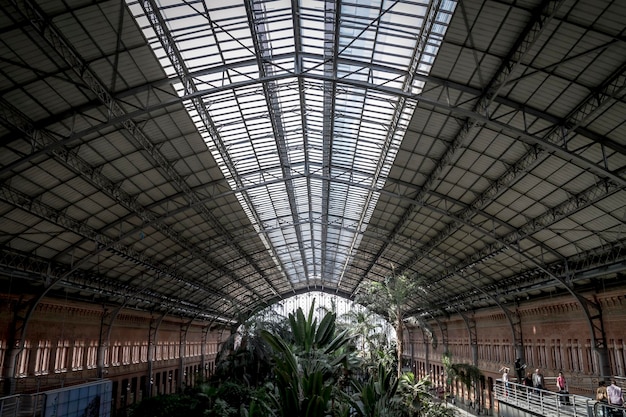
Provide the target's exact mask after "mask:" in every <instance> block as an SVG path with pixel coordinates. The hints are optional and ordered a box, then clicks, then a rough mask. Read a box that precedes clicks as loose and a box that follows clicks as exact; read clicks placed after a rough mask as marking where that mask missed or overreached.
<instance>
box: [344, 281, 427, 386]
mask: <svg viewBox="0 0 626 417" xmlns="http://www.w3.org/2000/svg"><path fill="white" fill-rule="evenodd" d="M419 286H420V282H419V280H415V279H411V278H409V277H408V276H407V275H404V274H402V275H391V276H390V277H388V278H387V279H385V281H384V282H368V283H364V284H363V285H362V286H361V287H360V289H359V291H358V292H357V296H356V301H357V302H358V303H360V304H362V305H364V306H366V307H368V308H369V309H371V310H372V311H374V312H375V313H378V314H380V315H381V316H383V317H386V318H387V319H388V320H389V321H390V322H391V323H393V327H394V329H395V331H396V338H397V342H396V343H397V357H398V379H400V377H401V376H402V345H403V343H402V342H403V339H404V319H405V317H406V314H407V312H408V306H407V302H408V301H409V300H410V299H411V298H412V297H414V294H415V291H416V290H417V289H418V287H419Z"/></svg>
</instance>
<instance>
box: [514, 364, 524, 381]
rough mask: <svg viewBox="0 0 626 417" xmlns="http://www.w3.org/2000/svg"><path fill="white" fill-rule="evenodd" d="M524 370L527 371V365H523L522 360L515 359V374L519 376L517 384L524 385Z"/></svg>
mask: <svg viewBox="0 0 626 417" xmlns="http://www.w3.org/2000/svg"><path fill="white" fill-rule="evenodd" d="M524 369H526V365H523V364H522V358H517V359H515V374H516V375H517V383H518V384H523V383H524Z"/></svg>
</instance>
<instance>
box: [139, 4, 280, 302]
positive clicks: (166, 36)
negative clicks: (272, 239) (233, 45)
mask: <svg viewBox="0 0 626 417" xmlns="http://www.w3.org/2000/svg"><path fill="white" fill-rule="evenodd" d="M141 7H142V9H143V10H144V12H145V14H146V17H147V19H148V21H149V22H150V25H151V27H152V28H153V29H154V31H155V33H156V35H157V37H158V39H159V41H160V42H161V45H162V46H163V49H164V50H165V52H166V54H167V56H168V58H169V59H170V61H171V62H172V64H173V67H174V70H175V71H176V73H177V74H178V77H179V79H181V80H182V81H183V86H184V92H185V95H189V96H191V97H192V98H191V99H190V101H191V103H192V105H193V107H194V109H195V111H196V112H197V114H198V115H199V116H200V118H201V120H202V124H203V125H204V127H205V129H206V130H207V132H208V133H209V135H210V136H211V138H212V139H213V141H214V143H215V145H216V146H217V151H218V152H219V154H220V155H221V157H222V160H223V161H224V164H225V165H226V167H227V168H228V171H229V173H230V176H231V178H232V180H233V181H235V183H236V184H237V186H238V187H241V186H243V183H242V182H241V180H240V178H239V176H238V175H237V170H236V168H235V164H234V163H233V162H232V160H231V158H230V155H229V153H228V150H227V147H226V146H225V144H224V142H223V141H222V139H221V135H220V134H219V130H218V129H217V128H216V127H215V124H214V123H213V121H212V120H211V116H210V114H209V113H208V110H207V109H208V108H209V106H208V105H207V103H205V101H204V98H203V97H202V96H197V95H196V93H197V92H198V88H197V86H196V84H195V82H194V81H193V78H191V77H189V76H188V74H189V71H188V69H187V67H186V66H185V63H184V59H183V58H182V57H181V55H180V52H179V51H178V49H177V48H176V42H175V41H174V39H172V36H171V34H170V32H169V31H168V30H167V29H166V24H165V22H164V21H163V18H162V16H161V14H160V13H159V12H158V11H157V10H158V7H157V6H156V4H155V3H154V1H153V0H144V1H142V2H141ZM181 185H183V186H182V187H181V189H182V190H183V191H184V192H185V194H187V197H188V200H189V202H190V203H197V202H198V200H199V197H198V196H197V195H196V194H194V193H193V190H191V189H190V188H189V186H187V184H186V183H183V184H181ZM241 197H242V198H243V199H244V201H245V202H246V204H247V205H248V207H250V212H251V213H252V214H253V215H255V221H256V222H257V224H261V221H260V219H259V218H258V216H256V213H255V211H254V210H252V207H254V206H253V205H252V201H251V199H250V197H249V196H248V195H247V193H242V194H241ZM197 207H198V209H199V210H200V212H201V214H202V215H203V216H205V217H206V219H207V221H208V222H209V223H210V224H212V225H213V226H214V227H215V228H218V229H220V233H222V234H223V235H224V236H229V235H230V233H229V232H228V230H226V229H225V228H224V227H222V225H221V224H220V222H219V221H218V220H217V219H215V218H214V216H213V215H212V214H211V213H210V212H209V211H208V210H207V209H206V207H205V206H204V205H201V204H198V206H197ZM265 239H267V236H265ZM228 241H229V242H231V245H233V247H234V248H235V250H236V251H237V252H238V253H239V254H240V256H241V257H242V258H244V259H246V260H247V261H248V263H249V264H250V265H252V266H253V267H254V268H255V270H256V271H257V273H258V274H259V276H260V277H261V278H262V279H263V280H264V281H265V282H266V284H267V285H268V288H270V289H271V290H272V291H273V292H274V294H278V292H277V290H276V288H275V287H274V285H273V284H272V282H271V281H270V280H269V279H268V278H267V276H265V273H264V272H263V270H262V269H261V268H260V267H259V265H258V264H257V263H256V262H255V261H254V260H253V259H252V258H251V257H250V256H249V255H248V254H247V253H246V252H245V251H244V250H243V249H242V248H241V247H240V246H239V245H238V244H236V243H235V242H234V241H233V239H228ZM274 255H276V254H274ZM274 259H278V258H274ZM281 270H284V268H281ZM287 281H289V280H287ZM246 288H247V289H248V290H249V291H250V292H252V293H253V294H255V292H254V291H253V290H252V289H250V288H248V287H247V286H246Z"/></svg>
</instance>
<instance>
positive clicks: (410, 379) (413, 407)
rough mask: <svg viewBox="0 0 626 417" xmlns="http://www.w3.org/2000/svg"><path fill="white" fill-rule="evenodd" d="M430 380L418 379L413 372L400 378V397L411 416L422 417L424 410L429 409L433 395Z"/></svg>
mask: <svg viewBox="0 0 626 417" xmlns="http://www.w3.org/2000/svg"><path fill="white" fill-rule="evenodd" d="M431 385H432V384H431V381H430V378H428V377H426V378H423V379H419V380H418V379H416V378H415V374H414V373H413V372H406V373H404V374H402V378H400V388H399V392H400V396H401V398H402V403H403V405H404V406H405V410H406V411H408V414H409V415H411V416H419V415H421V413H422V411H423V410H424V408H427V406H428V404H429V403H430V400H431V399H432V395H431V394H430V391H429V389H430V387H431Z"/></svg>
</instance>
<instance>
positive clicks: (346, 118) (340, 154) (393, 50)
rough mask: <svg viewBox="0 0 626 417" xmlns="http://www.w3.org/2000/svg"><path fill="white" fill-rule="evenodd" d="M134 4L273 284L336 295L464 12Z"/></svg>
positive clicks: (372, 0) (199, 0)
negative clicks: (427, 78) (417, 98)
mask: <svg viewBox="0 0 626 417" xmlns="http://www.w3.org/2000/svg"><path fill="white" fill-rule="evenodd" d="M127 1H128V6H129V9H130V10H131V11H132V12H133V14H134V15H135V17H136V19H137V21H138V23H139V24H140V26H141V27H142V30H143V31H144V34H145V36H146V38H147V39H148V41H149V44H150V45H151V46H152V48H153V50H154V53H155V55H156V56H157V57H158V58H159V61H160V63H161V65H162V66H163V68H164V70H165V73H166V74H167V75H168V76H169V77H171V78H172V82H173V86H174V88H175V90H176V92H177V93H178V94H179V95H180V96H181V97H194V98H193V99H190V100H186V101H185V102H184V105H185V108H186V109H187V111H188V112H189V115H190V117H191V118H192V120H193V122H194V123H195V124H196V126H197V128H198V131H199V132H200V134H201V136H202V138H203V139H204V141H205V142H206V145H207V147H208V149H209V150H210V152H211V153H212V155H213V158H214V160H215V161H216V162H217V164H218V165H219V167H220V169H221V170H222V173H223V175H224V176H225V178H226V179H227V180H228V183H229V185H230V186H231V187H232V188H233V189H234V190H236V195H237V198H238V200H239V203H240V204H241V206H242V207H243V210H244V211H245V212H246V214H247V215H248V217H249V219H250V222H251V223H252V225H253V227H255V229H256V230H257V232H259V238H260V239H261V240H262V241H263V243H264V244H265V245H266V248H267V250H268V251H269V252H270V256H271V258H272V259H273V260H274V262H275V267H276V268H277V270H279V271H282V273H284V274H285V275H286V277H287V278H288V280H290V281H291V283H292V286H293V288H296V287H297V286H300V285H307V286H310V285H313V286H314V287H316V286H319V285H324V286H326V285H332V286H339V285H340V283H341V280H342V278H343V275H344V273H345V270H346V268H347V266H348V264H349V262H350V260H351V252H350V251H351V250H352V249H353V248H356V247H357V246H358V244H359V243H360V239H361V233H362V231H363V230H365V228H366V227H367V223H368V222H369V219H370V216H371V214H372V212H373V210H374V206H375V204H376V202H377V198H378V194H377V192H376V188H377V187H381V186H382V185H383V184H384V182H385V180H386V176H387V174H388V172H389V170H390V169H391V166H392V163H393V160H394V158H395V155H396V152H397V150H398V148H399V146H400V142H401V140H402V138H403V136H404V132H405V131H406V128H407V126H408V124H409V121H410V119H411V116H412V114H413V110H414V108H415V103H414V102H412V101H410V100H406V99H403V98H402V96H404V95H406V94H408V93H411V94H417V93H419V92H420V91H421V88H422V86H423V81H421V80H418V79H417V77H415V75H417V74H419V73H422V74H427V73H428V71H430V68H431V67H432V64H433V62H434V59H435V56H436V53H437V50H438V48H439V45H440V43H441V39H442V38H443V35H444V33H445V29H446V27H447V24H448V22H449V21H450V18H451V15H452V13H453V12H454V9H455V6H456V2H454V1H449V0H443V1H441V2H438V3H440V4H439V6H438V7H439V8H438V9H437V10H435V11H434V12H432V13H431V9H432V8H433V7H435V6H432V5H428V4H416V3H415V2H413V1H400V0H399V1H394V2H389V1H381V0H359V1H355V2H342V3H341V4H336V3H334V2H325V1H315V0H307V1H299V2H298V1H295V2H293V1H291V0H276V1H269V2H267V1H255V0H252V1H246V2H244V0H222V1H220V2H213V1H209V0H195V1H192V0H186V1H179V2H178V1H174V0H168V1H165V0H156V4H157V6H158V9H157V10H152V9H151V4H154V3H151V2H148V1H147V0H141V1H136V0H127ZM292 7H296V9H295V10H294V9H292ZM335 7H340V8H341V9H340V10H335ZM337 12H338V13H339V20H335V19H336V18H337ZM157 14H158V15H159V18H158V19H157V18H155V17H156V15H157ZM294 18H296V19H297V22H296V24H294V23H293V19H294ZM161 22H165V26H164V27H160V26H159V25H160V24H161ZM294 28H295V29H294ZM295 30H298V31H297V32H294V31H295ZM171 40H173V44H171V42H170V41H171ZM335 41H336V43H335ZM178 57H182V59H183V62H179V59H178ZM394 92H395V94H394ZM323 248H325V251H323V250H322V249H323ZM324 253H325V256H326V257H325V259H322V256H323V255H322V254H324ZM303 256H304V259H303V258H302V257H303ZM322 271H323V275H322ZM309 289H312V288H311V287H309Z"/></svg>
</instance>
